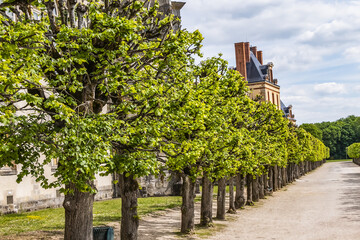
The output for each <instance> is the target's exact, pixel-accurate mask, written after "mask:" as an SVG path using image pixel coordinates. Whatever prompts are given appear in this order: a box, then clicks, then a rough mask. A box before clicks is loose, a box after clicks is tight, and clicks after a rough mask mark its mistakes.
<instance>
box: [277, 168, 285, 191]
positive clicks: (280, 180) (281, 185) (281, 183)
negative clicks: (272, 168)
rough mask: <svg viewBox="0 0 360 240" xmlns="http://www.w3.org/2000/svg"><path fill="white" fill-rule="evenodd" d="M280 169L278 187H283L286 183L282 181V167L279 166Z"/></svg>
mask: <svg viewBox="0 0 360 240" xmlns="http://www.w3.org/2000/svg"><path fill="white" fill-rule="evenodd" d="M277 170H278V188H279V189H281V188H282V187H283V186H284V185H283V182H282V171H281V167H279V166H278V167H277Z"/></svg>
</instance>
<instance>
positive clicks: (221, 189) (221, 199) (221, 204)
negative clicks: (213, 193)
mask: <svg viewBox="0 0 360 240" xmlns="http://www.w3.org/2000/svg"><path fill="white" fill-rule="evenodd" d="M225 197H226V179H225V178H221V179H219V180H218V192H217V208H216V218H217V219H219V220H225V213H226V206H225Z"/></svg>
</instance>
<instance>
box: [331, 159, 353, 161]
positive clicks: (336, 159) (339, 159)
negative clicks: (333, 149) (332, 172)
mask: <svg viewBox="0 0 360 240" xmlns="http://www.w3.org/2000/svg"><path fill="white" fill-rule="evenodd" d="M348 161H352V159H336V160H326V162H348Z"/></svg>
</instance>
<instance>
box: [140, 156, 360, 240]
mask: <svg viewBox="0 0 360 240" xmlns="http://www.w3.org/2000/svg"><path fill="white" fill-rule="evenodd" d="M198 215H199V214H198V213H196V216H198ZM232 216H234V215H232ZM235 216H236V217H235V220H234V219H233V218H234V217H231V218H232V219H233V220H231V221H226V222H216V221H215V223H216V224H219V223H220V224H221V225H225V226H224V227H223V229H222V230H221V231H219V232H217V233H214V234H213V236H191V237H187V238H186V239H199V238H200V237H201V238H202V239H204V238H205V239H224V240H225V239H226V240H231V239H242V240H246V239H248V240H256V239H266V240H268V239H271V240H272V239H276V240H285V239H286V240H289V239H290V240H292V239H294V240H337V239H339V240H357V239H360V228H359V224H360V167H359V166H356V165H355V164H353V163H351V162H338V163H326V164H325V165H324V166H322V167H320V168H319V169H317V170H315V171H314V172H312V173H310V174H308V175H306V176H303V177H302V178H301V179H298V180H297V181H296V182H295V183H293V184H291V185H289V186H287V187H285V188H284V189H282V190H280V191H279V192H275V193H274V194H273V196H271V197H268V199H265V200H261V201H260V202H259V203H257V204H256V206H255V207H246V208H245V209H244V210H241V211H238V213H237V214H236V215H235ZM179 221H180V212H179V210H172V211H170V212H168V213H166V214H165V215H162V216H161V215H160V216H157V217H146V218H144V219H143V220H142V221H141V223H140V225H141V227H140V240H150V239H179V236H178V235H177V234H176V233H175V232H178V231H179V228H180V222H179ZM196 222H199V220H198V219H197V220H196Z"/></svg>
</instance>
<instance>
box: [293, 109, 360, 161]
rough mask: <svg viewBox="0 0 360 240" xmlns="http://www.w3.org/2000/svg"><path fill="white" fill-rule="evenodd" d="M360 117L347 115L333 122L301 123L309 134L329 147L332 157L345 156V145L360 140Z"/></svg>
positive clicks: (339, 157) (340, 157)
mask: <svg viewBox="0 0 360 240" xmlns="http://www.w3.org/2000/svg"><path fill="white" fill-rule="evenodd" d="M359 126H360V117H355V116H348V117H347V118H341V119H339V120H337V121H334V122H322V123H315V124H302V125H301V126H300V127H301V128H304V129H305V130H307V131H308V132H310V133H311V134H313V135H314V134H315V135H314V136H315V137H317V138H319V136H322V138H319V139H320V140H322V141H323V143H324V144H325V145H326V146H327V147H329V148H330V155H331V157H332V158H333V159H342V158H344V157H346V147H347V146H350V145H351V144H352V143H355V142H359V141H360V127H359Z"/></svg>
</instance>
